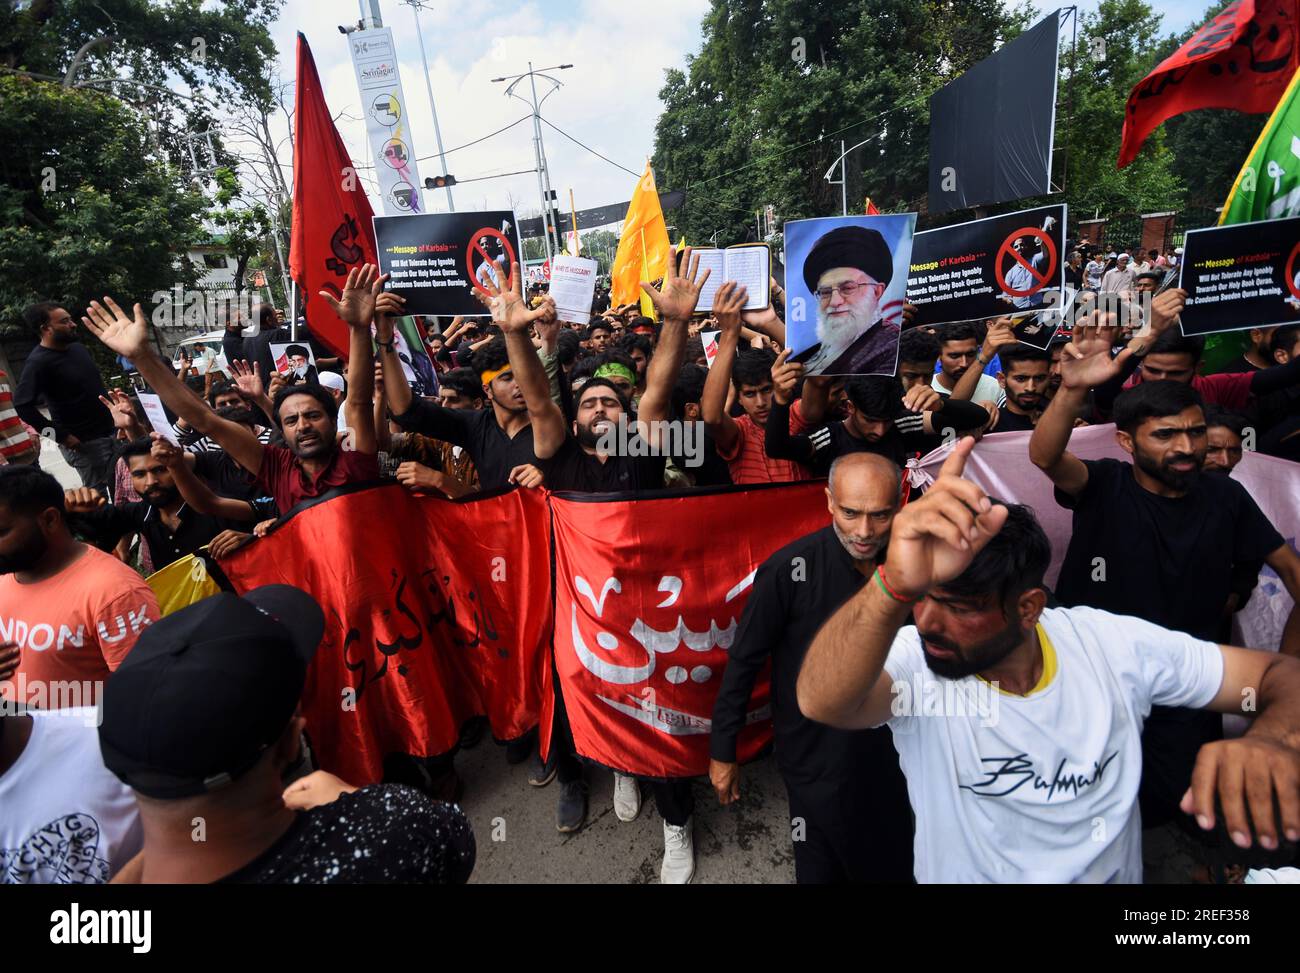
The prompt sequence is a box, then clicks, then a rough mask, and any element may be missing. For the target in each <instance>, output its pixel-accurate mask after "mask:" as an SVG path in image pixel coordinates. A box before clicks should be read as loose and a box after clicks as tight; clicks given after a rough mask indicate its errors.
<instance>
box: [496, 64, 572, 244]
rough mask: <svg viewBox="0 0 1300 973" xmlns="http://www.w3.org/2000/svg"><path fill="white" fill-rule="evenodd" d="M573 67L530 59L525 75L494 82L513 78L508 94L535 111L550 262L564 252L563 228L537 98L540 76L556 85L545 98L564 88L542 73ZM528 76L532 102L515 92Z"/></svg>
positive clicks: (536, 148)
mask: <svg viewBox="0 0 1300 973" xmlns="http://www.w3.org/2000/svg"><path fill="white" fill-rule="evenodd" d="M571 67H573V65H572V64H557V65H555V67H553V68H542V69H541V71H536V70H534V69H533V62H532V61H529V62H528V70H527V72H525V73H524V74H515V75H505V76H503V77H500V78H493V79H492V80H493V81H494V82H497V81H509V82H510V86H509V87H508V88H506V94H507V95H510V96H511V97H514V98H519V100H520V101H522V102H524V104H526V105H528V106H529V107H530V108H531V109H532V114H533V153H534V155H535V157H536V159H537V194H538V196H540V197H541V202H542V239H543V240H544V241H545V244H546V259H547V261H550V259H551V257H552V254H553V253H559V252H560V238H559V231H558V229H557V227H556V225H555V220H554V219H553V218H552V217H553V215H554V211H553V210H552V207H551V174H550V171H549V170H548V168H547V165H546V150H545V148H544V147H543V143H542V122H541V118H542V115H541V102H539V101H538V100H537V75H539V74H541V76H542V77H543V78H546V80H547V81H550V82H551V83H552V84H554V85H555V87H554V88H552V89H551V90H550V91H548V92H547V93H546V95H544V96H543V97H542V101H545V100H546V99H547V98H548V97H550V96H551V95H552V94H554V93H555V92H556V91H558V90H559V89H560V82H559V81H556V80H555V79H554V78H552V77H551V76H550V75H547V74H542V73H541V72H542V71H552V70H558V71H563V70H566V69H567V68H571ZM524 78H527V79H528V83H529V86H530V87H531V90H532V100H531V101H528V100H526V99H524V98H520V97H519V95H516V94H515V85H517V84H518V83H519V82H520V81H522V80H523V79H524Z"/></svg>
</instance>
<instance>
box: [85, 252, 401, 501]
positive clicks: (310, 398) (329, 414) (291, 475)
mask: <svg viewBox="0 0 1300 973" xmlns="http://www.w3.org/2000/svg"><path fill="white" fill-rule="evenodd" d="M386 279H387V277H386V276H385V277H381V276H380V275H379V271H378V269H377V268H376V267H374V266H373V265H371V264H366V265H365V266H363V267H359V268H355V267H354V268H353V269H352V270H351V271H349V273H348V278H347V281H346V283H345V285H344V289H343V296H342V300H341V301H340V300H336V299H335V298H334V297H333V295H331V294H328V293H327V292H322V295H323V296H324V297H325V298H326V299H327V300H328V301H329V302H330V305H331V307H333V308H334V311H335V313H336V314H338V316H339V317H340V318H341V319H342V320H343V321H345V322H346V323H347V325H348V331H349V332H350V336H349V357H348V376H347V379H348V396H347V400H346V402H345V405H344V408H345V409H346V410H347V414H348V428H349V429H350V430H351V431H352V447H353V448H352V449H350V450H344V449H341V448H340V447H339V445H338V443H337V437H336V426H335V414H336V407H335V405H334V399H333V398H332V397H331V396H330V394H329V392H327V391H326V390H325V389H323V388H321V387H320V386H319V385H289V386H286V387H284V388H282V389H280V391H279V392H277V393H276V395H275V399H274V400H273V401H272V403H271V411H272V413H273V415H272V418H273V419H274V420H275V421H276V422H278V423H279V424H280V430H281V432H282V433H283V435H284V441H285V444H286V446H270V445H266V444H264V443H261V442H259V441H258V438H257V436H256V435H254V433H253V432H252V431H251V430H250V429H249V428H248V427H247V426H243V425H240V424H239V423H237V422H232V421H231V420H229V419H224V418H222V417H221V416H219V415H217V414H216V413H215V412H213V411H212V410H211V409H209V408H208V407H207V404H206V403H204V402H203V401H201V400H199V399H196V398H195V397H194V396H192V395H191V394H190V393H189V391H188V390H187V389H186V388H185V386H184V385H182V384H181V382H180V381H179V380H178V379H177V378H176V376H175V375H174V374H173V373H172V370H171V367H170V366H169V365H168V364H167V363H166V362H164V361H163V360H162V359H160V358H159V357H158V355H157V354H156V353H155V352H154V350H153V348H152V347H151V343H150V341H149V326H148V323H147V322H146V321H145V317H144V311H143V309H142V308H141V307H140V305H139V304H137V305H136V306H135V316H134V318H131V317H128V316H127V314H126V312H125V311H123V310H122V309H121V308H120V307H118V305H117V304H116V302H114V301H113V299H112V298H109V297H106V298H104V304H102V305H101V304H100V303H99V302H98V301H92V302H91V305H90V310H89V316H88V317H86V318H83V320H84V321H85V323H86V326H87V327H88V328H90V330H91V331H92V332H94V333H95V335H96V336H98V338H99V340H100V341H102V342H103V343H104V344H105V345H107V346H108V347H109V348H111V349H112V350H113V351H115V352H117V353H118V354H120V355H126V357H128V358H130V359H131V360H132V361H133V362H135V363H136V367H138V368H139V369H140V374H141V375H143V376H144V378H145V380H146V381H147V382H148V383H149V384H150V385H151V386H152V387H153V389H154V391H155V392H157V393H158V395H159V396H161V397H162V400H163V402H165V403H166V404H167V405H168V406H169V407H170V408H171V409H172V410H173V411H174V412H175V413H176V414H177V415H178V416H180V417H181V418H182V419H184V420H185V421H186V422H187V423H189V425H190V426H191V427H192V428H193V429H194V430H196V431H197V432H198V433H199V434H200V435H204V436H209V437H211V438H212V439H213V440H214V441H215V442H216V443H217V445H219V446H220V447H221V448H222V449H224V450H225V451H226V452H227V453H228V454H230V457H231V459H233V460H234V461H235V462H236V463H238V464H239V465H240V466H242V467H243V468H244V469H246V470H248V472H250V473H252V474H253V476H255V477H256V482H255V486H256V487H257V489H258V490H259V491H262V492H264V493H265V494H269V495H270V496H272V497H274V499H275V503H276V506H277V507H278V508H279V509H280V510H281V511H282V512H285V513H287V512H288V511H289V510H291V509H292V508H293V507H295V506H296V505H297V504H298V503H300V502H301V501H303V500H306V499H309V498H313V497H318V496H320V495H321V494H323V493H325V492H326V491H328V490H332V489H333V488H334V487H338V486H342V485H343V484H345V483H358V482H365V481H367V480H374V479H378V477H379V463H378V458H377V454H376V445H375V418H374V405H373V403H372V401H371V400H372V398H373V391H374V380H375V373H374V359H373V356H372V353H371V349H370V322H371V319H372V318H373V317H374V310H375V299H376V298H377V297H378V296H379V294H380V292H381V291H382V290H383V286H384V282H385V280H386ZM286 447H287V448H286Z"/></svg>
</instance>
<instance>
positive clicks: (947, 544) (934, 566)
mask: <svg viewBox="0 0 1300 973" xmlns="http://www.w3.org/2000/svg"><path fill="white" fill-rule="evenodd" d="M974 447H975V440H974V439H972V438H970V437H969V436H968V437H966V438H965V439H962V440H961V441H960V442H958V443H957V447H956V448H955V449H954V450H953V451H952V454H951V455H950V456H949V457H948V458H947V459H946V460H945V461H944V464H943V466H942V468H941V469H940V470H939V478H938V479H937V480H935V481H934V484H933V485H932V486H931V487H930V489H929V490H927V491H926V494H925V496H923V497H922V498H921V499H920V500H915V501H913V502H912V503H909V504H907V505H906V506H905V507H903V509H902V510H901V511H900V512H899V513H898V516H896V517H895V518H894V525H893V527H892V529H891V530H890V533H889V556H888V559H887V560H886V562H885V572H886V573H887V574H888V576H889V581H890V583H891V584H892V585H893V586H894V587H895V588H896V589H897V590H898V591H899V593H900V594H901V595H902V596H903V597H906V598H912V599H916V598H920V597H921V596H922V595H924V594H925V593H926V592H927V591H929V590H930V589H931V588H934V587H937V586H939V585H942V584H944V583H945V582H947V581H951V580H952V579H953V578H955V577H957V575H959V574H961V573H962V572H963V571H965V570H966V568H967V567H968V566H969V565H970V563H971V561H973V560H974V559H975V555H976V554H978V553H979V552H980V550H982V549H983V547H984V545H985V544H987V543H988V542H989V541H990V540H991V539H992V538H993V536H994V535H995V534H997V532H998V531H1000V530H1001V529H1002V525H1003V524H1005V523H1006V520H1007V508H1006V507H1004V506H1002V505H1001V504H993V503H992V502H991V501H990V500H989V498H988V497H987V496H986V495H985V494H984V491H983V490H982V489H980V487H979V486H978V485H976V484H974V483H972V482H971V481H970V480H965V479H962V473H963V472H964V471H965V469H966V460H967V458H968V457H969V456H970V451H971V450H972V449H973V448H974Z"/></svg>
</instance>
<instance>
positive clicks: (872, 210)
mask: <svg viewBox="0 0 1300 973" xmlns="http://www.w3.org/2000/svg"><path fill="white" fill-rule="evenodd" d="M863 212H864V213H865V214H866V215H867V216H879V215H880V210H878V209H876V204H875V203H873V202H872V201H871V197H870V196H868V197H867V205H866V208H865V209H864V210H863Z"/></svg>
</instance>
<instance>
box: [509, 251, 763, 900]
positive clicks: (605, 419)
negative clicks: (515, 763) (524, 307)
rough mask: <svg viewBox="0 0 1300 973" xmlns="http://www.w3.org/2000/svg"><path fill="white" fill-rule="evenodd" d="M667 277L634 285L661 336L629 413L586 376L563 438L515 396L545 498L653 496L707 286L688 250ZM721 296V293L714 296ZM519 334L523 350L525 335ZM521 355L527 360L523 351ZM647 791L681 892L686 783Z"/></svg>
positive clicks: (630, 809)
mask: <svg viewBox="0 0 1300 973" xmlns="http://www.w3.org/2000/svg"><path fill="white" fill-rule="evenodd" d="M668 268H669V269H668V272H667V274H666V275H665V279H664V281H663V288H662V290H658V289H656V288H654V287H652V286H649V285H645V284H643V285H642V286H643V287H644V288H645V291H646V293H647V294H648V295H649V296H650V299H651V300H652V301H653V302H654V304H655V307H656V308H657V309H658V311H659V315H660V317H661V318H662V319H663V332H662V335H661V337H660V340H659V347H658V350H657V351H656V352H655V355H654V357H653V358H652V359H651V360H650V364H649V366H648V367H647V372H646V390H645V395H643V396H642V397H641V400H640V409H639V411H638V412H636V413H633V412H632V407H631V403H630V402H629V401H628V399H627V397H626V396H625V395H624V393H623V391H622V390H620V389H619V388H618V387H617V386H616V385H615V384H614V383H613V382H612V381H611V379H609V378H603V377H599V378H598V377H594V376H593V377H592V378H590V379H588V380H587V382H586V383H585V384H584V385H583V386H582V387H581V388H580V389H579V391H578V395H577V407H576V415H575V418H574V421H573V424H572V427H571V428H570V429H565V428H564V417H563V415H562V414H561V413H560V410H559V407H558V406H556V405H555V403H554V401H553V400H552V399H551V397H550V394H549V391H548V390H547V388H546V385H545V384H544V382H534V383H531V384H529V385H526V386H525V387H524V394H525V396H526V397H527V399H528V406H529V409H530V410H532V411H534V412H535V414H536V419H535V422H536V423H537V433H536V436H535V439H534V442H535V449H536V452H537V459H538V465H540V466H541V467H542V469H543V470H544V472H545V474H546V485H547V486H548V487H550V489H552V490H573V491H580V492H583V493H605V492H614V491H619V492H622V491H632V492H643V491H648V490H659V489H662V488H663V485H664V466H665V464H666V462H667V458H668V449H667V447H668V445H669V444H668V443H666V442H664V440H663V437H662V435H661V430H662V428H663V424H664V421H665V420H666V419H667V418H668V414H669V408H670V406H671V403H672V392H673V382H674V380H675V379H676V377H677V373H678V372H679V371H680V370H681V366H682V359H683V357H684V356H685V353H686V332H687V330H688V328H689V325H690V320H691V315H692V314H693V313H694V311H695V303H696V301H697V300H698V299H699V295H700V290H701V289H702V288H703V286H704V282H705V281H706V280H708V277H709V271H708V270H707V269H706V270H704V271H703V273H701V272H700V270H699V257H694V258H692V254H691V249H690V248H689V247H687V248H686V249H684V250H682V251H681V252H680V253H679V252H678V251H677V250H676V248H673V249H671V250H670V251H669V259H668ZM517 273H518V271H517V269H516V274H517ZM726 287H727V285H726V284H724V285H723V288H720V291H721V290H722V289H725V288H726ZM489 292H491V288H489ZM741 303H742V304H743V299H742V301H741ZM490 306H491V309H492V318H493V320H495V321H496V322H497V323H498V324H499V325H500V326H501V330H502V331H504V332H506V334H507V336H511V337H513V336H515V335H517V334H520V333H521V331H520V329H522V328H526V327H527V320H526V317H525V315H524V314H523V313H522V312H520V310H519V309H518V305H515V304H513V303H512V302H511V295H510V294H492V300H491V304H490ZM738 313H739V308H737V314H738ZM523 333H524V340H525V341H526V340H527V338H526V332H523ZM527 347H528V348H529V349H530V350H531V345H528V346H527ZM534 358H536V355H535V353H534ZM555 684H556V687H557V692H556V697H555V700H556V707H555V723H554V732H553V733H552V735H551V750H552V753H551V759H555V760H557V761H558V771H557V773H558V776H559V780H560V785H561V794H560V803H559V807H558V808H557V810H556V826H557V828H558V829H559V830H560V831H576V830H578V829H579V828H580V827H582V824H583V822H584V820H585V818H586V812H587V783H586V781H585V779H584V777H583V771H582V767H581V765H580V764H579V763H578V760H577V753H576V748H575V746H574V743H573V734H572V731H571V730H570V728H569V724H568V718H567V715H566V713H565V709H564V700H563V697H562V696H561V694H560V693H559V692H558V685H559V679H558V677H557V678H556V679H555ZM652 790H653V793H654V796H655V803H656V805H657V807H658V808H659V813H660V815H661V816H662V817H663V819H664V859H663V864H662V866H661V867H660V871H659V877H660V881H661V882H663V883H664V884H685V883H687V882H689V881H690V879H691V877H692V875H693V874H694V872H695V851H694V836H693V831H692V815H693V813H694V799H693V797H692V795H691V786H690V781H688V780H686V781H681V780H672V781H667V782H656V783H654V784H653V785H652ZM640 807H641V795H640V791H639V789H638V786H637V781H636V779H635V778H633V777H629V776H627V775H624V774H615V776H614V810H615V814H616V816H617V817H618V818H619V819H620V820H623V821H631V820H632V819H634V818H635V817H636V815H637V813H638V812H639V811H640Z"/></svg>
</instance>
